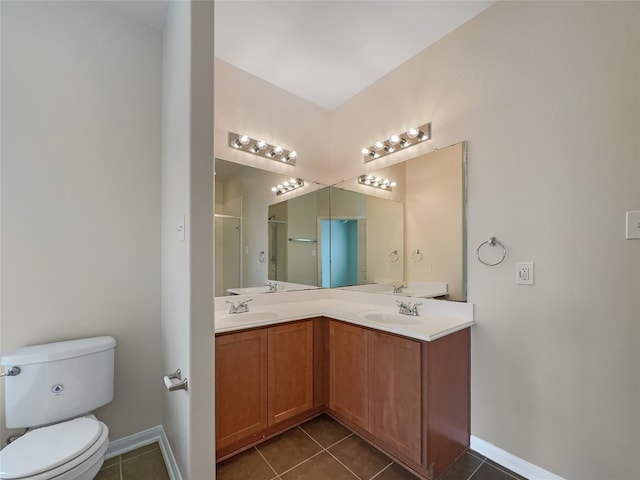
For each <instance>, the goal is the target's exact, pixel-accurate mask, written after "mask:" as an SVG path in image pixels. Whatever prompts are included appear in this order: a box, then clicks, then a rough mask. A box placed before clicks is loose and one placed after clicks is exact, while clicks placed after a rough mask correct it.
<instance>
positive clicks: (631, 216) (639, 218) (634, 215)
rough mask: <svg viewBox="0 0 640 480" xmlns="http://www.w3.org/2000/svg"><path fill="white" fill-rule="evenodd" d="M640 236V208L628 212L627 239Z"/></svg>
mask: <svg viewBox="0 0 640 480" xmlns="http://www.w3.org/2000/svg"><path fill="white" fill-rule="evenodd" d="M638 238H640V210H637V211H635V212H627V236H626V239H627V240H633V239H638Z"/></svg>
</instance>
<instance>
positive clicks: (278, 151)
mask: <svg viewBox="0 0 640 480" xmlns="http://www.w3.org/2000/svg"><path fill="white" fill-rule="evenodd" d="M283 151H284V149H283V148H282V147H281V146H280V145H276V146H275V148H274V149H273V153H274V155H282V152H283Z"/></svg>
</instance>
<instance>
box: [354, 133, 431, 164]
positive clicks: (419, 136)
mask: <svg viewBox="0 0 640 480" xmlns="http://www.w3.org/2000/svg"><path fill="white" fill-rule="evenodd" d="M430 138H431V123H425V124H424V125H420V126H419V127H411V128H410V129H408V130H407V131H406V132H403V133H399V134H394V135H391V136H390V137H389V140H386V141H384V142H382V141H377V142H376V143H374V144H373V146H371V147H369V148H366V147H365V148H363V149H362V150H361V151H362V155H364V161H365V163H366V162H370V161H371V160H375V159H376V158H380V157H384V156H385V155H389V154H390V153H393V152H395V151H397V150H398V147H400V148H407V147H411V146H413V145H417V144H419V143H421V142H424V141H425V140H429V139H430Z"/></svg>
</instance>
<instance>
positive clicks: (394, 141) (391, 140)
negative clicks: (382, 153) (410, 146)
mask: <svg viewBox="0 0 640 480" xmlns="http://www.w3.org/2000/svg"><path fill="white" fill-rule="evenodd" d="M389 143H390V144H391V145H397V144H399V143H400V137H399V136H398V135H391V138H389Z"/></svg>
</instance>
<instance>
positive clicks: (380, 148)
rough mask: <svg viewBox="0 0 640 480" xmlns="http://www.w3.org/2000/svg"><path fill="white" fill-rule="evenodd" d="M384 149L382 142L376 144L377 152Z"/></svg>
mask: <svg viewBox="0 0 640 480" xmlns="http://www.w3.org/2000/svg"><path fill="white" fill-rule="evenodd" d="M383 148H384V143H382V142H376V149H377V150H382V149H383Z"/></svg>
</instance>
